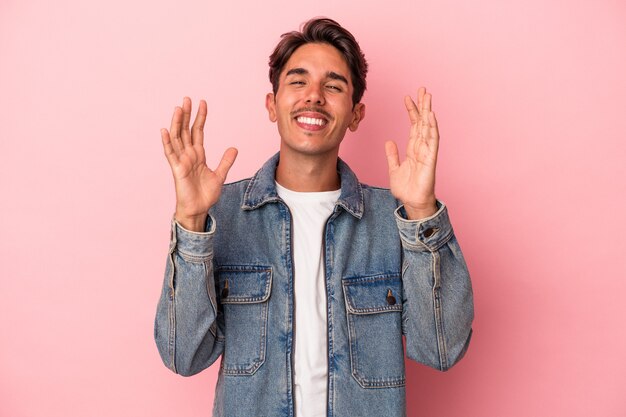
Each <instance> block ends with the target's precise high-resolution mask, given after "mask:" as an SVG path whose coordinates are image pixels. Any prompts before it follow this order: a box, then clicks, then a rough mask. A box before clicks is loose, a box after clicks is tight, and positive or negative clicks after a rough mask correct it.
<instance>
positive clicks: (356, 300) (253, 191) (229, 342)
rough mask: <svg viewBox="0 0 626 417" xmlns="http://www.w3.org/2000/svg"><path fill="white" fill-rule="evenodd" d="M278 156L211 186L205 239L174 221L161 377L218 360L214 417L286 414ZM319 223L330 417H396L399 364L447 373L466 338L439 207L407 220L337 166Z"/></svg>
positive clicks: (283, 228) (455, 251) (451, 247)
mask: <svg viewBox="0 0 626 417" xmlns="http://www.w3.org/2000/svg"><path fill="white" fill-rule="evenodd" d="M277 163H278V154H276V155H275V156H274V157H272V158H271V159H270V160H269V161H268V162H267V163H266V164H265V165H264V166H263V167H262V168H261V169H260V170H259V171H258V172H257V174H256V175H255V176H254V177H253V178H251V179H247V180H242V181H239V182H235V183H232V184H226V185H224V187H223V190H222V195H221V198H220V200H219V202H218V203H217V204H216V205H215V206H214V207H213V208H212V209H211V211H210V216H209V219H208V220H207V226H206V233H194V232H190V231H187V230H185V229H183V228H182V227H180V225H178V224H177V223H176V222H172V235H171V242H170V248H169V256H168V259H167V267H166V271H165V280H164V285H163V291H162V295H161V298H160V300H159V303H158V307H157V314H156V321H155V340H156V344H157V346H158V349H159V353H160V355H161V357H162V359H163V362H164V363H165V365H166V366H167V367H168V368H170V369H171V370H172V371H174V372H176V373H178V374H181V375H186V376H188V375H193V374H196V373H198V372H200V371H202V370H203V369H205V368H207V367H208V366H209V365H211V364H212V363H213V362H215V360H217V359H218V358H219V357H220V356H222V358H221V363H220V369H219V377H218V381H217V386H216V393H215V401H214V408H213V415H214V416H220V417H221V416H224V417H239V416H241V417H260V416H264V417H274V416H276V417H278V416H281V417H283V416H285V417H286V416H293V415H294V411H293V386H292V384H293V379H292V377H293V370H292V368H293V366H292V365H293V348H294V343H295V342H297V337H296V338H295V339H294V335H297V329H295V328H294V309H295V308H297V306H296V305H294V297H293V279H294V270H293V259H292V240H291V228H292V224H291V216H290V212H289V209H288V207H287V205H286V204H284V203H283V202H282V200H281V199H280V198H279V197H278V194H277V192H276V187H275V183H274V174H275V171H276V166H277ZM338 172H339V175H340V179H341V195H340V197H339V200H338V201H337V203H336V206H335V209H334V211H333V214H332V215H331V216H330V218H329V219H328V221H327V223H326V230H325V235H324V240H323V242H324V247H323V253H324V264H325V275H326V297H327V314H328V346H327V349H328V404H327V409H328V413H327V415H328V416H329V417H343V416H351V417H361V416H362V417H366V416H389V417H395V416H404V415H406V402H405V389H404V385H405V370H404V347H403V343H402V336H403V335H404V336H405V338H406V355H407V356H408V357H409V358H411V359H413V360H415V361H418V362H420V363H423V364H425V365H428V366H430V367H433V368H436V369H439V370H443V371H445V370H447V369H448V368H450V367H451V366H452V365H453V364H454V363H456V362H457V361H458V360H459V359H460V358H461V357H462V356H463V354H464V353H465V351H466V349H467V346H468V343H469V340H470V336H471V333H472V330H471V323H472V319H473V315H474V313H473V299H472V288H471V283H470V278H469V275H468V271H467V268H466V265H465V261H464V260H463V255H462V253H461V249H460V248H459V245H458V243H457V240H456V238H455V236H454V233H453V231H452V227H451V225H450V221H449V219H448V213H447V209H446V207H445V206H444V205H443V204H442V203H441V202H438V206H439V210H438V211H437V213H436V214H434V215H433V216H431V217H429V218H426V219H423V220H418V221H409V220H406V219H405V217H404V216H403V209H402V208H401V207H399V204H398V201H397V200H396V199H394V197H393V196H392V195H391V193H390V192H389V190H386V189H382V188H376V187H370V186H367V185H364V184H360V183H359V182H358V180H357V178H356V176H355V175H354V173H353V172H352V171H351V170H350V168H349V167H348V166H347V165H346V164H345V163H344V162H342V161H341V160H339V161H338Z"/></svg>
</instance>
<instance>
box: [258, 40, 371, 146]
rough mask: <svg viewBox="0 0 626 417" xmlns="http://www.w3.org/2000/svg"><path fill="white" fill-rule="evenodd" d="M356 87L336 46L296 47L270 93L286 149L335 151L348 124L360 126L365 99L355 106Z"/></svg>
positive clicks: (269, 100)
mask: <svg viewBox="0 0 626 417" xmlns="http://www.w3.org/2000/svg"><path fill="white" fill-rule="evenodd" d="M352 92H353V86H352V80H351V76H350V69H349V68H348V64H347V63H346V61H345V60H344V58H343V56H342V55H341V53H340V52H339V51H338V50H337V49H336V48H335V47H333V46H331V45H328V44H325V43H308V44H305V45H302V46H300V47H299V48H298V49H296V51H295V52H294V53H293V54H292V55H291V57H290V58H289V60H288V61H287V63H286V64H285V67H284V68H283V70H282V73H281V74H280V79H279V87H278V91H277V92H276V95H275V96H274V94H272V93H270V94H268V95H267V97H266V107H267V110H268V113H269V118H270V120H271V121H272V122H277V124H278V132H279V134H280V137H281V151H293V152H296V153H300V154H306V155H322V154H327V153H329V152H330V153H334V154H335V155H336V154H337V152H338V150H339V145H340V144H341V141H342V140H343V137H344V135H345V134H346V129H350V130H351V131H355V130H356V129H357V128H358V126H359V122H360V121H361V120H362V119H363V117H364V115H365V106H364V105H363V104H362V103H357V104H356V105H355V106H353V105H352Z"/></svg>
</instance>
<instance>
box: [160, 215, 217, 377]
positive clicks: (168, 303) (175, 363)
mask: <svg viewBox="0 0 626 417" xmlns="http://www.w3.org/2000/svg"><path fill="white" fill-rule="evenodd" d="M206 229H207V232H204V233H196V232H191V231H188V230H186V229H184V228H183V227H182V226H180V225H179V224H178V223H177V222H176V221H175V220H172V229H171V230H172V231H171V239H170V247H169V253H168V257H167V264H166V268H165V279H164V282H163V290H162V292H161V298H160V299H159V303H158V306H157V312H156V319H155V325H154V339H155V341H156V344H157V347H158V349H159V354H160V355H161V359H163V363H164V364H165V365H166V366H167V367H168V368H169V369H171V370H172V371H173V372H176V373H177V374H180V375H184V376H189V375H194V374H196V373H198V372H200V371H202V370H203V369H205V368H207V367H208V366H209V365H211V364H212V363H213V362H215V360H216V359H217V358H218V357H219V355H220V354H221V353H222V350H223V343H221V342H220V341H221V340H222V338H220V337H218V335H217V324H216V318H217V303H216V298H215V285H214V280H213V235H214V233H215V220H214V219H213V218H212V217H209V218H208V220H207V227H206Z"/></svg>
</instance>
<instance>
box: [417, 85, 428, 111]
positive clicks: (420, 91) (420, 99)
mask: <svg viewBox="0 0 626 417" xmlns="http://www.w3.org/2000/svg"><path fill="white" fill-rule="evenodd" d="M424 94H426V87H420V88H418V89H417V108H418V110H419V111H420V112H421V111H422V105H423V102H424Z"/></svg>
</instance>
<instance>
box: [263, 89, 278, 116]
mask: <svg viewBox="0 0 626 417" xmlns="http://www.w3.org/2000/svg"><path fill="white" fill-rule="evenodd" d="M265 108H266V109H267V113H268V115H269V118H270V121H271V122H276V99H275V97H274V93H267V95H266V96H265Z"/></svg>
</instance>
